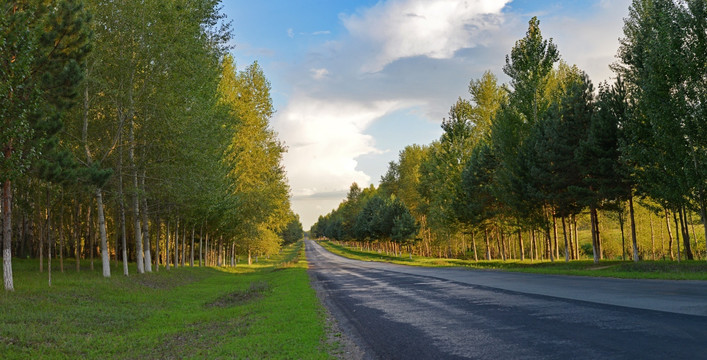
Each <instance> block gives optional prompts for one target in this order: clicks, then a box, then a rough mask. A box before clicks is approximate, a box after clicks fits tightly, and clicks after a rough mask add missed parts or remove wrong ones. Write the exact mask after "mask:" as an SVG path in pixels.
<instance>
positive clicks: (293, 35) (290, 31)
mask: <svg viewBox="0 0 707 360" xmlns="http://www.w3.org/2000/svg"><path fill="white" fill-rule="evenodd" d="M287 37H289V38H290V39H292V38H294V37H295V31H294V30H292V28H289V29H287Z"/></svg>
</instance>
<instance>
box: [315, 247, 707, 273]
mask: <svg viewBox="0 0 707 360" xmlns="http://www.w3.org/2000/svg"><path fill="white" fill-rule="evenodd" d="M319 244H321V245H322V246H324V247H325V248H326V249H327V250H329V251H331V252H333V253H335V254H338V255H341V256H345V257H348V258H351V259H357V260H363V261H381V262H390V263H394V264H402V265H412V266H430V267H446V266H464V267H470V268H476V269H494V270H505V271H517V272H529V273H541V274H557V275H578V276H601V277H615V278H625V279H669V280H707V262H706V261H704V260H702V261H697V260H696V261H682V262H680V263H677V261H641V262H638V263H634V262H632V261H616V260H602V261H601V262H600V263H599V264H594V262H593V261H591V260H573V261H570V262H567V263H566V262H565V261H564V258H563V259H560V260H559V261H555V262H550V261H542V262H540V261H535V262H532V261H528V260H526V261H520V260H509V261H500V260H492V261H485V260H484V261H473V260H459V259H439V258H428V257H421V256H413V257H412V259H410V258H409V257H408V255H407V254H406V255H403V256H401V257H396V256H393V255H386V254H384V253H383V254H379V253H377V252H369V251H360V250H358V249H354V248H349V247H346V246H343V245H339V244H336V243H334V242H330V241H320V242H319Z"/></svg>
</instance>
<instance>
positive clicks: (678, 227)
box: [673, 211, 681, 263]
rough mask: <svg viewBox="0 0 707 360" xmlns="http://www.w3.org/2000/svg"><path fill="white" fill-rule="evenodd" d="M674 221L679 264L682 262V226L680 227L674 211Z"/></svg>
mask: <svg viewBox="0 0 707 360" xmlns="http://www.w3.org/2000/svg"><path fill="white" fill-rule="evenodd" d="M673 221H675V243H676V244H677V246H678V263H679V262H680V256H681V254H680V226H679V225H678V217H677V214H676V213H675V211H673Z"/></svg>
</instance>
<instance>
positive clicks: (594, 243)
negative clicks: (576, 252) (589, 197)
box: [589, 207, 599, 264]
mask: <svg viewBox="0 0 707 360" xmlns="http://www.w3.org/2000/svg"><path fill="white" fill-rule="evenodd" d="M589 215H590V217H591V228H592V253H593V255H594V263H595V264H598V263H599V246H598V241H597V239H598V238H599V234H598V233H597V231H596V230H597V228H598V227H597V226H596V222H597V210H596V209H595V208H594V207H592V208H591V209H590V214H589Z"/></svg>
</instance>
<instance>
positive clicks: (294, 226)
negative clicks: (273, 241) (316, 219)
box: [280, 214, 304, 244]
mask: <svg viewBox="0 0 707 360" xmlns="http://www.w3.org/2000/svg"><path fill="white" fill-rule="evenodd" d="M302 236H304V231H303V230H302V223H301V222H300V220H299V215H297V214H292V217H291V220H290V222H289V223H287V226H286V227H285V229H284V230H282V232H281V233H280V237H282V240H283V242H284V243H285V244H294V243H296V242H297V241H299V240H300V239H302Z"/></svg>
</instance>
